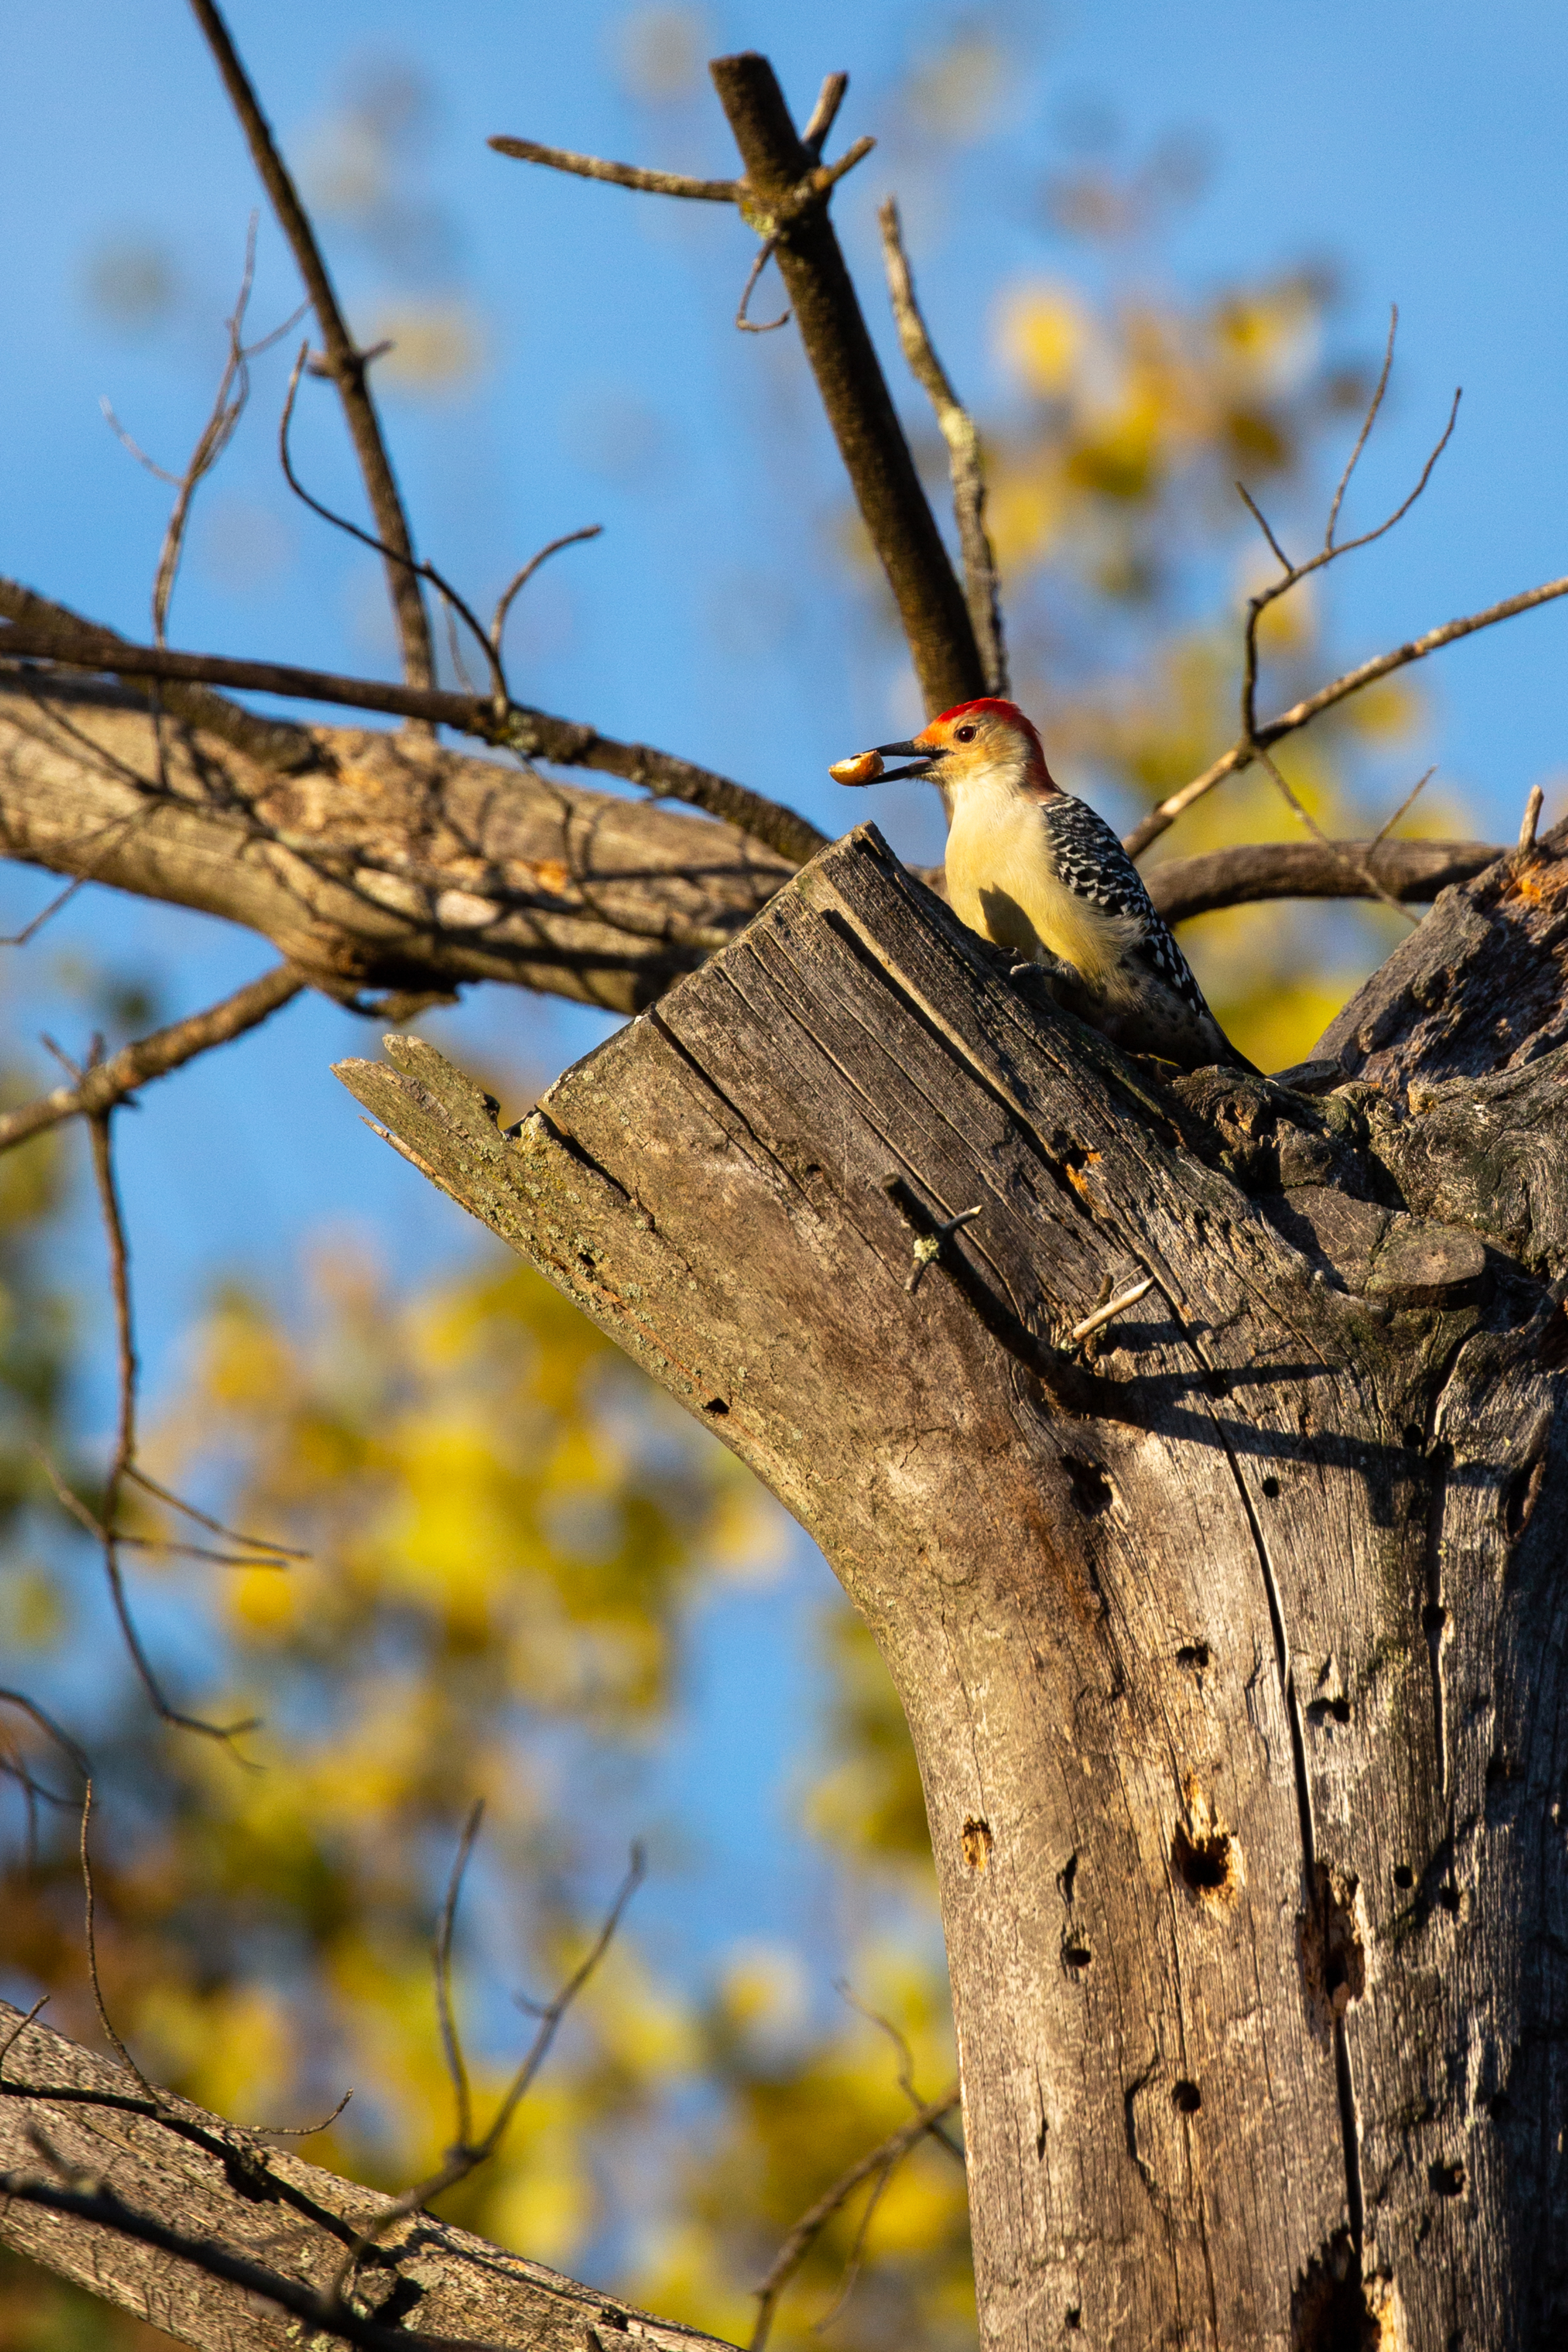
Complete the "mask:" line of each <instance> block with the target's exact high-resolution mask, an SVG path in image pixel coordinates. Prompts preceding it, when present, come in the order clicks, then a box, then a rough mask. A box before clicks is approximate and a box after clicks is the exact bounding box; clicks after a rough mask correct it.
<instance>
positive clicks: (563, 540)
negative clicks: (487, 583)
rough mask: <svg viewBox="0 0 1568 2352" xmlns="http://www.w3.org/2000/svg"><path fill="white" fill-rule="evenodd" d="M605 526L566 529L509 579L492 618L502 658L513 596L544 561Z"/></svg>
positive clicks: (493, 635)
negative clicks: (503, 639)
mask: <svg viewBox="0 0 1568 2352" xmlns="http://www.w3.org/2000/svg"><path fill="white" fill-rule="evenodd" d="M604 529H605V526H604V524H603V523H602V522H589V523H584V526H583V528H582V530H563V532H562V534H561V536H560V538H559V539H552V540H550V541H548V542H547V543H546V544H545V545H544V546H543V547H542V548H541V549H540V551H539V552H538V554H537V555H531V556H530V557H529V559H528V562H526V563H525V564H524V565H523V567H522V569H521V572H518V573H516V574H515V576H514V577H513V578H512V579H511V580H510V581H509V582H508V583H507V585H506V587H505V588H503V589H502V591H501V593H500V596H499V597H498V598H497V599H496V609H495V614H494V617H493V618H492V620H491V622H490V644H491V645H492V646H493V647H494V648H495V655H496V659H497V660H498V661H499V660H500V646H501V638H502V637H503V635H505V634H506V625H507V616H508V614H510V611H511V606H512V599H513V597H514V596H518V595H520V594H521V592H522V590H523V589H525V588H526V587H527V585H528V583H529V582H530V581H531V579H532V577H533V575H534V573H535V572H537V571H538V570H539V567H540V565H541V564H542V563H548V562H549V561H550V559H551V557H552V555H559V554H560V552H561V550H562V549H563V547H575V546H577V545H578V544H579V542H580V541H583V540H585V539H598V538H600V537H601V536H602V535H603V532H604Z"/></svg>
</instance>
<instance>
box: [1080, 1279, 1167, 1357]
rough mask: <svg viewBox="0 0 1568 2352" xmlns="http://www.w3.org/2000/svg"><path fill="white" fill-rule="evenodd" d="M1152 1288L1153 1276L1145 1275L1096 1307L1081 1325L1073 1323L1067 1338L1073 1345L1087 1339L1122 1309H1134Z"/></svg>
mask: <svg viewBox="0 0 1568 2352" xmlns="http://www.w3.org/2000/svg"><path fill="white" fill-rule="evenodd" d="M1153 1287H1154V1277H1153V1276H1152V1274H1148V1275H1145V1276H1144V1277H1143V1279H1142V1282H1135V1283H1134V1284H1133V1285H1132V1286H1131V1289H1130V1290H1123V1291H1121V1292H1120V1293H1119V1294H1118V1296H1117V1297H1115V1298H1108V1299H1107V1300H1106V1302H1105V1304H1104V1306H1103V1307H1096V1308H1095V1310H1094V1312H1093V1314H1092V1315H1086V1316H1085V1317H1084V1318H1083V1320H1082V1322H1081V1323H1075V1324H1074V1325H1073V1327H1072V1329H1071V1330H1070V1331H1069V1332H1068V1338H1069V1339H1071V1340H1072V1341H1073V1342H1074V1344H1075V1345H1076V1344H1077V1343H1078V1341H1079V1340H1080V1339H1088V1338H1089V1335H1090V1333H1091V1332H1095V1331H1098V1330H1100V1329H1101V1328H1103V1326H1104V1325H1105V1324H1107V1323H1110V1322H1111V1321H1113V1320H1114V1318H1116V1317H1117V1316H1118V1315H1120V1314H1121V1312H1122V1311H1123V1309H1124V1308H1126V1307H1136V1306H1137V1304H1138V1301H1139V1300H1140V1299H1141V1298H1147V1297H1148V1296H1149V1293H1150V1292H1151V1291H1152V1289H1153Z"/></svg>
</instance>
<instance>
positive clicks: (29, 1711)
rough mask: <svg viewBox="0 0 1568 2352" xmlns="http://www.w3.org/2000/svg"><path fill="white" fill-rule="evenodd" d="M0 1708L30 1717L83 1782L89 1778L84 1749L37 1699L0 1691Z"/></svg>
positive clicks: (17, 1693)
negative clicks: (10, 1708)
mask: <svg viewBox="0 0 1568 2352" xmlns="http://www.w3.org/2000/svg"><path fill="white" fill-rule="evenodd" d="M0 1706H14V1707H15V1708H16V1711H17V1713H18V1714H19V1715H26V1716H28V1717H31V1719H32V1721H33V1722H34V1723H36V1724H37V1727H38V1729H39V1730H40V1731H41V1732H43V1733H44V1734H45V1736H46V1738H49V1739H52V1740H53V1741H54V1743H55V1746H56V1747H57V1748H58V1749H59V1751H60V1753H61V1755H62V1756H68V1757H69V1759H70V1760H71V1762H72V1763H73V1764H74V1765H75V1767H76V1769H77V1770H78V1772H79V1774H80V1776H81V1778H82V1779H83V1780H87V1779H88V1778H89V1775H90V1773H91V1770H92V1767H91V1765H90V1764H89V1761H88V1757H87V1750H86V1748H80V1747H79V1746H78V1744H77V1742H76V1741H75V1740H74V1739H73V1738H71V1736H70V1734H69V1732H68V1731H62V1730H61V1728H60V1727H59V1725H58V1723H57V1722H56V1721H55V1718H54V1717H53V1716H52V1715H50V1714H48V1713H47V1711H46V1710H45V1709H44V1708H43V1707H41V1706H39V1705H38V1702H37V1699H35V1698H29V1697H28V1696H27V1695H26V1692H25V1691H16V1690H0Z"/></svg>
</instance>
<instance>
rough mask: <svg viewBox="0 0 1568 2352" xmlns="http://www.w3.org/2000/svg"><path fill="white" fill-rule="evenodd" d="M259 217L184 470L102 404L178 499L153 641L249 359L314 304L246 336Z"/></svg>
mask: <svg viewBox="0 0 1568 2352" xmlns="http://www.w3.org/2000/svg"><path fill="white" fill-rule="evenodd" d="M256 223H257V215H255V214H254V213H252V214H251V215H250V226H249V227H248V229H247V232H246V239H245V266H244V268H243V270H242V271H241V274H240V280H239V293H238V295H237V298H236V300H235V306H234V309H233V310H232V311H231V312H230V314H229V316H228V318H227V319H226V321H225V326H226V331H227V334H228V355H227V358H226V360H225V362H224V368H223V373H222V375H221V376H220V377H219V379H218V387H217V391H216V394H214V397H213V404H212V408H211V411H210V413H209V414H208V416H207V420H206V423H205V425H203V427H202V429H201V432H200V434H199V435H198V436H197V439H196V446H195V448H194V449H193V451H192V452H191V457H190V461H189V463H188V464H187V466H186V467H185V470H184V473H183V474H172V473H170V471H169V469H168V467H166V466H160V465H159V464H158V462H157V460H156V459H155V458H153V457H149V456H148V455H147V452H146V451H145V450H144V449H142V447H140V446H138V444H137V443H136V442H135V441H133V440H132V437H131V436H130V434H129V433H128V432H127V431H126V430H125V427H124V425H121V422H120V419H119V418H118V416H116V415H115V414H114V411H113V409H112V408H111V407H110V404H109V402H108V401H107V400H103V401H100V404H99V405H100V407H101V409H102V410H103V414H104V416H105V419H106V420H107V422H108V424H109V426H110V431H111V432H113V433H114V434H115V435H116V436H118V438H119V440H120V442H121V446H123V447H124V448H126V449H128V450H129V451H130V453H131V455H132V457H134V458H135V459H136V461H137V463H138V465H141V466H144V467H146V469H147V471H148V472H149V473H150V474H155V475H156V476H157V478H158V479H159V481H161V482H167V483H168V484H169V486H170V487H171V488H172V489H173V490H174V493H175V496H174V506H173V508H172V509H171V511H170V515H169V520H168V524H167V527H166V529H165V530H164V532H163V547H162V549H161V550H160V551H159V556H158V569H157V572H156V574H155V576H154V579H153V644H154V645H159V646H161V645H163V644H164V643H165V642H166V637H165V628H166V624H167V621H168V617H169V599H170V597H171V596H172V595H173V594H174V579H175V575H176V573H177V572H178V571H179V568H180V557H181V555H182V553H183V552H184V543H185V529H186V525H187V523H188V522H189V520H190V512H191V501H192V499H194V498H195V493H196V489H197V487H198V485H199V484H200V483H201V482H202V480H203V479H204V478H205V476H206V475H208V474H210V473H211V472H212V470H213V467H215V466H216V464H217V462H218V459H219V458H220V457H222V456H223V453H224V451H225V450H226V448H227V447H228V445H229V443H230V442H231V441H232V440H233V438H234V435H235V428H236V426H237V425H238V423H239V420H240V418H241V417H242V416H243V415H244V414H245V409H246V404H247V401H248V400H249V398H250V362H251V361H252V360H253V359H259V357H260V356H261V354H262V352H265V351H268V350H269V349H270V348H271V346H272V345H273V344H274V343H276V342H279V341H281V340H282V338H283V337H284V336H285V335H286V334H287V333H288V332H289V328H290V327H292V326H295V325H297V324H298V322H299V320H300V318H301V317H302V316H303V314H304V312H305V311H306V310H309V309H310V304H309V302H302V303H301V304H300V307H299V309H298V310H295V311H293V312H292V313H291V314H290V315H289V317H288V318H287V319H285V320H284V321H283V323H282V325H281V326H280V327H274V328H273V329H272V331H271V332H270V333H269V334H266V335H262V336H261V337H259V338H258V341H256V342H254V343H247V341H246V340H245V314H246V310H247V308H248V306H249V302H250V289H251V285H252V282H253V280H254V278H255V276H256Z"/></svg>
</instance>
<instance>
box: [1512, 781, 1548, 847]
mask: <svg viewBox="0 0 1568 2352" xmlns="http://www.w3.org/2000/svg"><path fill="white" fill-rule="evenodd" d="M1545 802H1546V795H1545V793H1543V792H1542V789H1541V786H1540V785H1539V784H1531V788H1530V798H1529V799H1528V800H1527V801H1526V802H1525V803H1524V814H1523V816H1522V817H1521V819H1520V825H1519V848H1518V851H1517V852H1516V855H1517V856H1520V857H1521V858H1522V857H1528V856H1529V855H1530V853H1531V850H1532V849H1533V848H1534V847H1535V828H1536V826H1537V825H1538V824H1540V823H1541V812H1542V808H1543V807H1544V805H1545Z"/></svg>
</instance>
